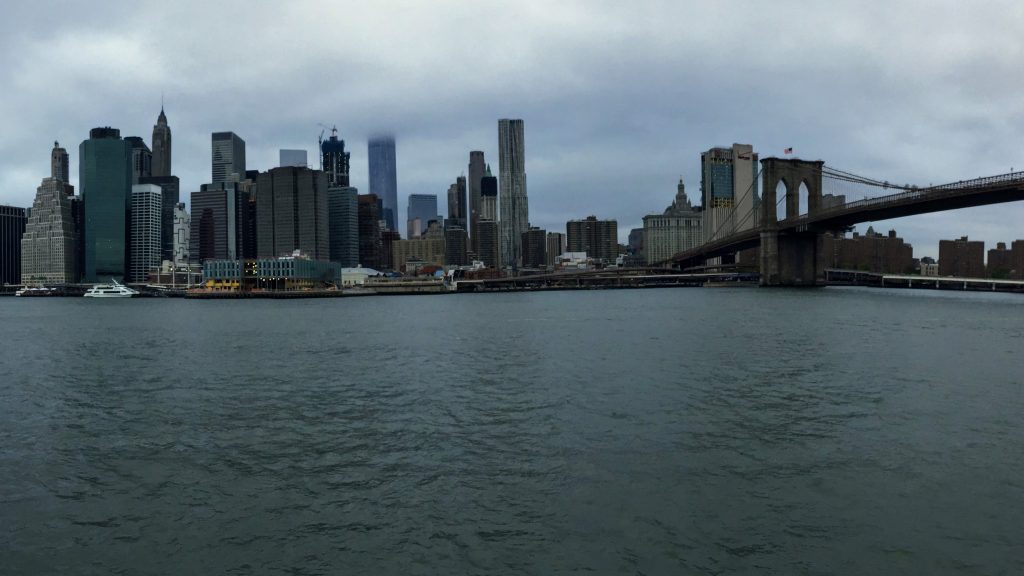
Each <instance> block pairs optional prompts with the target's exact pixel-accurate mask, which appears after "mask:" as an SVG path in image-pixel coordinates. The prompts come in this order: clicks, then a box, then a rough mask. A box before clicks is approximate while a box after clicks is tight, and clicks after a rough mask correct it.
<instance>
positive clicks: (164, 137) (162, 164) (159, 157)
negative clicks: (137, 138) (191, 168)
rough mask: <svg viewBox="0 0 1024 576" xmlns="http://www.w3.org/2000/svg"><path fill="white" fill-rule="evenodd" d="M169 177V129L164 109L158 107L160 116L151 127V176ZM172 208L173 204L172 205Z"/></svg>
mask: <svg viewBox="0 0 1024 576" xmlns="http://www.w3.org/2000/svg"><path fill="white" fill-rule="evenodd" d="M170 175H171V127H170V126H168V125H167V115H166V114H164V107H163V106H161V107H160V116H158V117H157V119H156V124H155V125H154V126H153V176H156V177H158V178H159V177H166V176H170ZM172 206H173V204H172Z"/></svg>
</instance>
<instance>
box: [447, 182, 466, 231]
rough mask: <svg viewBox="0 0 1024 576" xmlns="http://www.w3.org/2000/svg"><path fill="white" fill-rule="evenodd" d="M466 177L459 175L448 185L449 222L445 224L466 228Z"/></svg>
mask: <svg viewBox="0 0 1024 576" xmlns="http://www.w3.org/2000/svg"><path fill="white" fill-rule="evenodd" d="M466 212H467V210H466V177H465V176H459V177H458V178H456V179H455V182H454V183H452V185H451V186H449V187H448V222H446V223H445V226H449V225H450V226H459V227H461V228H463V229H465V228H466V224H467V219H466V216H467V214H466Z"/></svg>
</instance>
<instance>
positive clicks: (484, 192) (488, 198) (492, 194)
mask: <svg viewBox="0 0 1024 576" xmlns="http://www.w3.org/2000/svg"><path fill="white" fill-rule="evenodd" d="M485 219H486V220H493V221H495V222H497V221H498V179H497V178H495V177H494V176H492V175H491V166H490V165H489V164H488V165H487V169H486V170H485V172H484V177H483V178H481V179H480V218H479V220H485ZM479 220H478V221H479Z"/></svg>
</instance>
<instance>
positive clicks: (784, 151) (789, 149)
mask: <svg viewBox="0 0 1024 576" xmlns="http://www.w3.org/2000/svg"><path fill="white" fill-rule="evenodd" d="M782 153H783V154H792V153H793V149H792V148H786V149H785V150H783V151H782Z"/></svg>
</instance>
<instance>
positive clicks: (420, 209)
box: [406, 194, 438, 240]
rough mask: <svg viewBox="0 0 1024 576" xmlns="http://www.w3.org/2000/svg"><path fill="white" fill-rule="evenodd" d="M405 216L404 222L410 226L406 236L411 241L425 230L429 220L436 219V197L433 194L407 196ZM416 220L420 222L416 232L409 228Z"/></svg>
mask: <svg viewBox="0 0 1024 576" xmlns="http://www.w3.org/2000/svg"><path fill="white" fill-rule="evenodd" d="M406 215H407V218H406V221H407V222H408V223H409V224H410V228H409V231H408V234H407V236H408V237H409V239H410V240H412V239H413V238H414V237H416V236H419V235H420V234H422V233H423V232H425V231H426V230H427V226H428V224H429V223H430V221H431V220H437V219H438V213H437V196H436V195H435V194H409V203H408V205H407V206H406ZM416 220H419V222H420V224H419V230H418V231H417V230H415V229H414V228H413V227H411V225H412V223H414V222H415V221H416Z"/></svg>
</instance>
